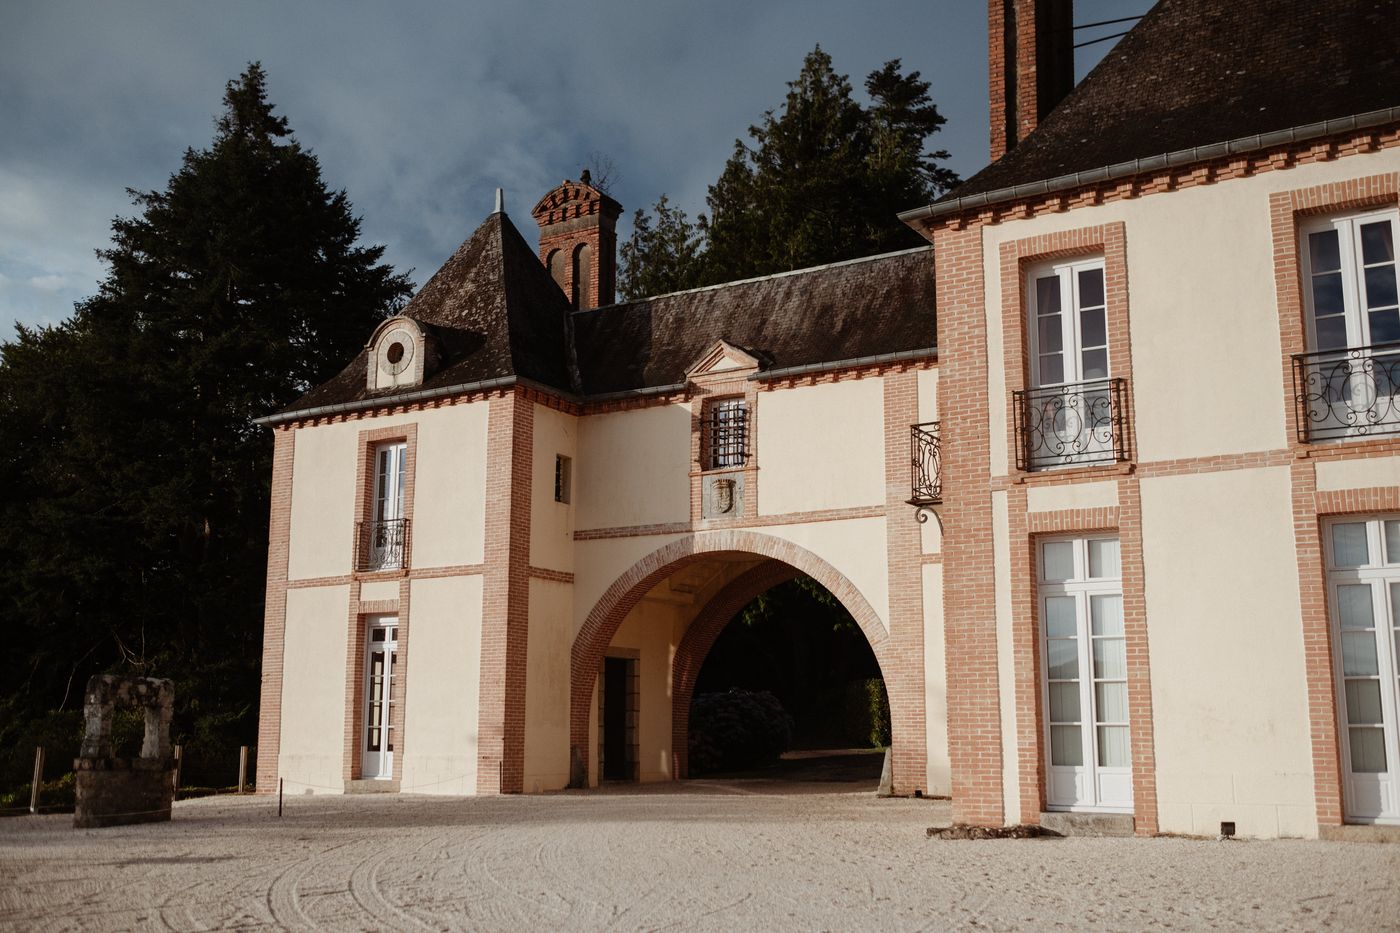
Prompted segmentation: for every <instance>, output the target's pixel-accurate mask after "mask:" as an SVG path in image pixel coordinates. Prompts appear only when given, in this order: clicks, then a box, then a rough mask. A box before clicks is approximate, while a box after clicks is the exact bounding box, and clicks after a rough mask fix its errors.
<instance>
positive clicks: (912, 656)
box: [881, 370, 928, 794]
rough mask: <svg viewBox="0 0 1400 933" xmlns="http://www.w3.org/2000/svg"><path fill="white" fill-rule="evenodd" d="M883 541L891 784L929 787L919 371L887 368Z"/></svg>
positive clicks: (902, 789) (898, 788)
mask: <svg viewBox="0 0 1400 933" xmlns="http://www.w3.org/2000/svg"><path fill="white" fill-rule="evenodd" d="M883 383H884V394H885V399H884V403H885V546H886V566H887V568H888V570H887V572H888V574H889V600H890V609H889V626H890V649H891V650H890V651H889V653H888V655H887V660H886V667H885V669H884V670H882V671H881V673H882V674H884V677H885V689H886V691H887V692H888V693H889V698H890V747H891V748H892V750H893V752H892V755H893V768H894V773H893V778H894V791H895V793H898V794H912V793H913V792H914V791H915V790H925V789H927V788H928V728H927V720H926V713H925V708H926V705H927V704H926V700H927V697H926V696H925V691H926V689H927V687H926V684H925V680H924V582H923V542H922V536H921V534H920V530H919V523H918V521H917V520H916V519H915V516H914V510H913V509H911V508H910V507H909V506H908V505H906V504H905V500H906V499H908V498H909V494H910V485H909V483H910V455H909V426H910V425H911V424H914V423H916V422H917V421H918V420H919V374H918V372H917V371H914V370H906V371H904V372H891V373H886V374H885V378H884V380H883Z"/></svg>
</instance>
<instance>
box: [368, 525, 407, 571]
mask: <svg viewBox="0 0 1400 933" xmlns="http://www.w3.org/2000/svg"><path fill="white" fill-rule="evenodd" d="M355 530H356V534H355V542H356V555H355V569H357V570H361V571H366V572H371V573H372V572H375V571H379V570H402V569H404V568H405V567H407V566H408V519H406V518H395V519H391V520H389V521H382V522H360V523H359V524H358V525H357V526H356V528H355Z"/></svg>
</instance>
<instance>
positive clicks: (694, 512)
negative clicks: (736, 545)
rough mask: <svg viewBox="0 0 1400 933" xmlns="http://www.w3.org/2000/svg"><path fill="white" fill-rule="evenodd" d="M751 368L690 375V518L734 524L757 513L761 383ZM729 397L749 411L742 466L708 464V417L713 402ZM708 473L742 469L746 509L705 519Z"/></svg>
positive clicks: (755, 516) (749, 519)
mask: <svg viewBox="0 0 1400 933" xmlns="http://www.w3.org/2000/svg"><path fill="white" fill-rule="evenodd" d="M753 371H754V370H752V369H741V370H728V371H725V372H722V373H713V374H701V375H695V376H691V377H690V386H689V391H688V393H687V394H688V396H689V402H690V520H691V522H692V524H694V523H698V522H700V521H702V520H704V521H705V522H706V524H707V525H709V524H717V525H734V524H743V523H744V522H745V521H752V520H753V519H755V518H757V517H758V383H757V382H755V381H754V380H752V379H749V378H747V377H748V375H749V373H751V372H753ZM728 398H735V399H743V400H744V404H745V406H747V409H748V412H747V415H746V423H747V428H748V433H749V437H748V449H749V455H748V458H747V459H745V461H744V465H743V466H742V467H719V468H716V469H713V470H712V469H710V468H709V451H708V450H707V449H706V448H707V444H708V440H709V438H708V434H709V430H708V428H707V420H708V418H709V415H710V405H711V404H712V403H714V402H716V401H722V400H724V399H728ZM706 473H741V474H742V475H743V478H744V510H743V512H742V514H738V515H734V516H733V517H725V518H713V519H703V515H704V493H705V490H704V476H705V474H706Z"/></svg>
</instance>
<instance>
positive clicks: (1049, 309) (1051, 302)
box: [1035, 275, 1060, 315]
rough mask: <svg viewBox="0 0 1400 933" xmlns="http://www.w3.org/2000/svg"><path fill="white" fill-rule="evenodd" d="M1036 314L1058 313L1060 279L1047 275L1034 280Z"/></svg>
mask: <svg viewBox="0 0 1400 933" xmlns="http://www.w3.org/2000/svg"><path fill="white" fill-rule="evenodd" d="M1035 312H1036V314H1041V315H1045V314H1059V313H1060V277H1059V276H1058V275H1047V276H1044V277H1042V278H1038V279H1036V280H1035Z"/></svg>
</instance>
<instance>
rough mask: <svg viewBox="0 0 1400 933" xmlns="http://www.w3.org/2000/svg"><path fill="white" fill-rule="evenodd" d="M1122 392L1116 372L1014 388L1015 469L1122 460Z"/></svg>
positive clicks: (1124, 418) (1124, 437) (1124, 440)
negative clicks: (1065, 382) (1083, 379)
mask: <svg viewBox="0 0 1400 933" xmlns="http://www.w3.org/2000/svg"><path fill="white" fill-rule="evenodd" d="M1124 392H1125V389H1124V380H1123V379H1122V378H1121V377H1120V378H1114V379H1096V380H1094V381H1092V382H1079V383H1074V384H1072V385H1058V386H1044V387H1042V388H1038V389H1024V390H1022V391H1018V392H1016V393H1015V394H1014V398H1013V402H1014V405H1015V417H1016V468H1017V469H1018V470H1022V471H1025V472H1029V471H1032V470H1045V469H1052V468H1054V467H1064V466H1080V465H1084V464H1093V463H1114V462H1118V461H1123V460H1127V459H1128V444H1127V409H1126V407H1125V406H1124V404H1123V400H1124Z"/></svg>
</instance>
